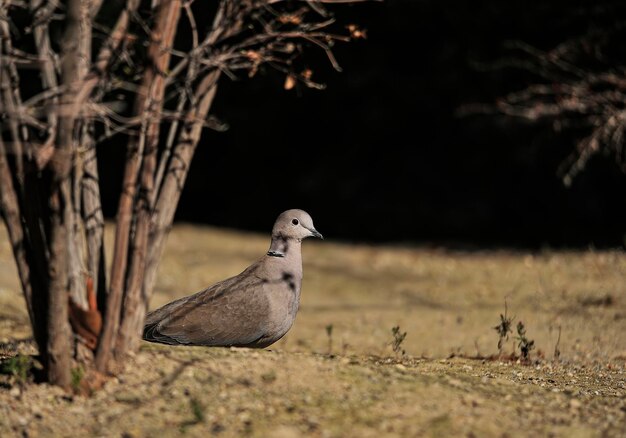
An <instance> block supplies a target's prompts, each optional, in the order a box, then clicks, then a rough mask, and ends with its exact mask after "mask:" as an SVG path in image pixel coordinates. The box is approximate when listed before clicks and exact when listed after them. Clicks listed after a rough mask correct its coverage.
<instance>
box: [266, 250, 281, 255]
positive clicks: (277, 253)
mask: <svg viewBox="0 0 626 438" xmlns="http://www.w3.org/2000/svg"><path fill="white" fill-rule="evenodd" d="M267 255H268V256H270V257H285V254H283V253H282V252H280V251H272V250H269V251H268V252H267Z"/></svg>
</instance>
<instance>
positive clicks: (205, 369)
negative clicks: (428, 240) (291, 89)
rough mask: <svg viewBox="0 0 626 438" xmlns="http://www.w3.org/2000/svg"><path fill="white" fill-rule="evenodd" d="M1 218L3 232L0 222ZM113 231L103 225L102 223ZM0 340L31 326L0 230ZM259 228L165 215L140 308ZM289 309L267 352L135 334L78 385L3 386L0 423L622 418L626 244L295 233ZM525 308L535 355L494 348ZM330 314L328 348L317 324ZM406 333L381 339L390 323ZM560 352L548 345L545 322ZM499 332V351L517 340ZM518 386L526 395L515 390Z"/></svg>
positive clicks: (228, 261)
mask: <svg viewBox="0 0 626 438" xmlns="http://www.w3.org/2000/svg"><path fill="white" fill-rule="evenodd" d="M2 233H4V230H2ZM108 237H109V238H110V235H109V236H108ZM0 242H1V244H0V342H5V343H6V342H10V341H14V340H15V339H22V338H26V337H28V336H29V331H28V325H27V316H26V312H25V310H24V306H23V303H22V301H21V297H19V295H18V294H17V290H18V284H17V277H16V276H15V273H14V267H13V264H12V260H11V256H10V249H9V248H8V247H7V245H6V244H5V242H6V238H5V236H4V234H0ZM268 243H269V242H268V239H267V237H266V236H258V235H253V234H244V233H238V232H232V231H224V230H216V229H211V228H205V227H196V226H191V225H178V226H177V227H176V228H175V229H174V231H173V232H172V235H171V236H170V240H169V243H168V247H167V253H166V256H165V258H164V260H163V263H162V267H161V270H160V274H159V279H158V284H157V288H156V289H157V290H156V296H155V297H154V300H153V303H152V304H153V307H156V306H159V305H161V304H163V303H165V302H167V301H169V300H171V299H172V298H175V297H179V296H182V295H186V294H189V293H192V292H196V291H197V290H200V289H202V288H204V287H206V286H207V285H208V284H210V283H212V282H214V281H217V280H220V279H222V278H225V277H227V276H230V275H234V274H237V273H238V272H240V271H241V270H242V269H243V268H245V267H246V266H247V265H248V264H249V263H251V262H252V261H254V260H255V259H256V258H257V257H259V256H260V255H261V254H263V253H264V252H265V251H266V250H267V246H268ZM303 252H304V272H305V279H304V285H303V296H302V305H301V310H300V312H299V314H298V317H297V319H296V324H295V325H294V327H293V329H292V330H291V331H290V332H289V333H288V335H287V336H286V337H285V338H284V339H283V340H281V341H280V342H279V343H277V344H275V345H274V346H272V347H271V350H272V351H252V350H228V349H202V348H169V347H161V346H154V345H150V344H145V345H144V347H143V349H142V351H141V353H140V354H139V355H138V356H137V357H136V359H135V362H134V363H133V364H132V365H131V367H130V368H129V370H128V372H127V373H126V374H124V375H122V376H120V377H119V379H113V380H111V381H110V382H109V383H108V384H107V386H106V387H105V389H104V390H103V391H101V392H100V393H98V394H96V395H95V396H94V397H92V398H90V399H84V398H82V397H75V398H73V399H70V398H68V397H66V396H64V395H62V394H61V393H59V391H58V390H56V389H54V388H49V387H47V386H45V385H40V386H35V385H30V386H28V387H27V388H23V389H19V388H17V389H16V387H13V388H10V387H9V386H10V385H9V384H6V385H5V386H6V388H5V389H3V388H2V387H0V405H1V406H3V407H0V435H1V436H10V435H12V434H16V435H17V434H21V433H23V432H24V431H27V432H28V433H30V434H33V433H38V434H39V435H42V436H48V435H68V436H70V435H72V436H85V434H92V435H102V436H120V434H123V433H125V434H126V436H154V435H157V434H158V435H163V434H165V435H167V436H175V435H179V434H182V433H185V434H187V435H189V436H205V435H206V434H207V433H213V434H220V435H223V436H236V435H241V434H249V435H252V436H300V435H307V434H308V435H313V436H359V437H360V436H379V435H381V434H382V435H400V436H416V435H425V436H444V435H447V436H452V435H455V436H458V435H460V434H463V435H467V434H470V433H471V434H474V435H475V436H500V435H501V434H503V433H507V434H509V435H512V436H516V435H518V434H521V435H526V434H528V435H535V434H537V433H539V434H542V435H543V434H547V433H548V432H554V433H556V435H561V436H570V435H571V433H573V432H574V431H575V432H576V433H577V434H578V435H577V436H599V435H600V434H601V433H606V434H608V435H609V436H611V435H614V436H619V434H620V433H621V432H623V430H626V419H625V418H626V388H625V385H626V383H625V382H626V373H625V370H624V361H625V360H626V282H625V281H624V279H626V255H625V254H624V253H623V252H622V251H602V252H592V251H587V252H553V251H545V252H542V253H538V254H530V253H516V252H510V251H489V252H453V251H447V250H437V249H424V248H395V247H380V246H376V247H373V246H366V245H343V244H336V243H333V242H328V241H324V242H317V241H307V242H305V244H304V249H303ZM505 297H506V299H507V302H508V307H509V314H510V315H511V316H516V321H517V320H522V321H523V322H524V325H525V327H526V329H527V336H528V338H529V339H533V340H534V341H535V346H536V349H537V350H534V351H533V352H532V353H531V357H534V358H536V357H537V353H539V351H538V350H541V351H542V353H543V355H544V356H545V358H544V359H542V360H541V361H540V363H539V364H534V365H532V366H524V365H521V364H515V363H508V362H499V361H481V360H468V359H459V358H457V359H446V358H448V357H449V356H450V355H451V354H455V355H457V356H458V355H459V354H462V355H467V356H473V355H477V354H478V355H490V354H494V353H497V341H498V335H497V333H496V331H495V330H493V327H494V326H495V325H496V324H497V323H498V322H499V314H500V313H501V312H502V311H503V310H504V299H505ZM329 325H332V327H333V328H332V349H333V351H332V353H333V355H332V356H329V355H328V354H327V353H328V348H329V339H328V331H327V329H326V327H327V326H329ZM398 325H399V326H400V329H401V331H402V332H407V333H408V334H407V336H406V339H405V340H404V341H403V342H402V349H404V350H405V351H406V355H404V356H401V357H398V356H396V354H394V353H393V351H392V347H391V345H390V344H391V342H392V339H393V337H392V333H391V329H392V327H394V326H398ZM559 326H560V327H561V331H562V334H561V341H560V346H559V347H560V348H559V349H560V352H561V356H560V360H559V361H558V362H553V361H552V355H553V351H554V347H555V343H556V340H557V337H558V327H559ZM515 342H516V341H515V340H514V339H513V337H511V338H510V339H509V341H508V342H507V343H505V346H504V349H503V350H504V352H505V353H508V352H511V351H512V350H513V349H514V348H515ZM520 395H522V397H520Z"/></svg>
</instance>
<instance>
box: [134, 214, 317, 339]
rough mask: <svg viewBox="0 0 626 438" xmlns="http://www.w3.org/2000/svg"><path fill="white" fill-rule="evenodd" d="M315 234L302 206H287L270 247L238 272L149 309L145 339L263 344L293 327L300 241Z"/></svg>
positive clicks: (299, 278) (296, 297)
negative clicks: (193, 292)
mask: <svg viewBox="0 0 626 438" xmlns="http://www.w3.org/2000/svg"><path fill="white" fill-rule="evenodd" d="M307 237H319V238H322V235H321V234H320V233H318V232H317V231H316V230H315V228H314V227H313V220H312V219H311V216H309V215H308V213H306V212H305V211H303V210H287V211H285V212H284V213H282V214H281V215H280V216H278V219H276V222H275V223H274V228H273V229H272V242H271V244H270V249H269V251H268V252H267V254H266V255H264V256H263V257H262V258H261V259H260V260H258V261H257V262H256V263H254V264H253V265H251V266H250V267H248V268H247V269H246V270H244V271H243V272H242V273H241V274H239V275H237V276H235V277H231V278H229V279H226V280H224V281H221V282H219V283H216V284H214V285H212V286H210V287H208V288H207V289H205V290H203V291H201V292H198V293H196V294H194V295H190V296H188V297H184V298H180V299H178V300H176V301H172V302H171V303H169V304H166V305H165V306H163V307H161V308H159V309H156V310H154V311H152V312H150V313H148V315H147V317H146V324H145V326H144V330H143V339H145V340H146V341H150V342H160V343H163V344H171V345H178V344H182V345H205V346H223V347H225V346H236V347H254V348H264V347H267V346H268V345H271V344H273V343H274V342H276V341H278V340H279V339H280V338H282V337H283V336H284V335H285V333H287V331H288V330H289V329H290V328H291V325H292V324H293V321H294V319H295V317H296V313H297V311H298V306H299V304H300V288H301V286H302V253H301V251H300V249H301V243H302V240H303V239H305V238H307Z"/></svg>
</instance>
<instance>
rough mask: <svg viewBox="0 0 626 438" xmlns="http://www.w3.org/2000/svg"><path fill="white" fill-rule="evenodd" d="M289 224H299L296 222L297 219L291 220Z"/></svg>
mask: <svg viewBox="0 0 626 438" xmlns="http://www.w3.org/2000/svg"><path fill="white" fill-rule="evenodd" d="M291 223H292V224H294V225H298V224H299V223H300V222H298V219H292V220H291Z"/></svg>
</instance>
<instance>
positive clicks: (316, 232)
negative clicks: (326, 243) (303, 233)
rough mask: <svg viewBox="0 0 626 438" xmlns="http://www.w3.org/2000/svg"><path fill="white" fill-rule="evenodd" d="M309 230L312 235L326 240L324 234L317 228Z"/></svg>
mask: <svg viewBox="0 0 626 438" xmlns="http://www.w3.org/2000/svg"><path fill="white" fill-rule="evenodd" d="M309 231H310V232H311V237H317V238H318V239H322V240H324V236H322V233H320V232H319V231H317V230H316V229H315V228H313V229H312V230H309Z"/></svg>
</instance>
